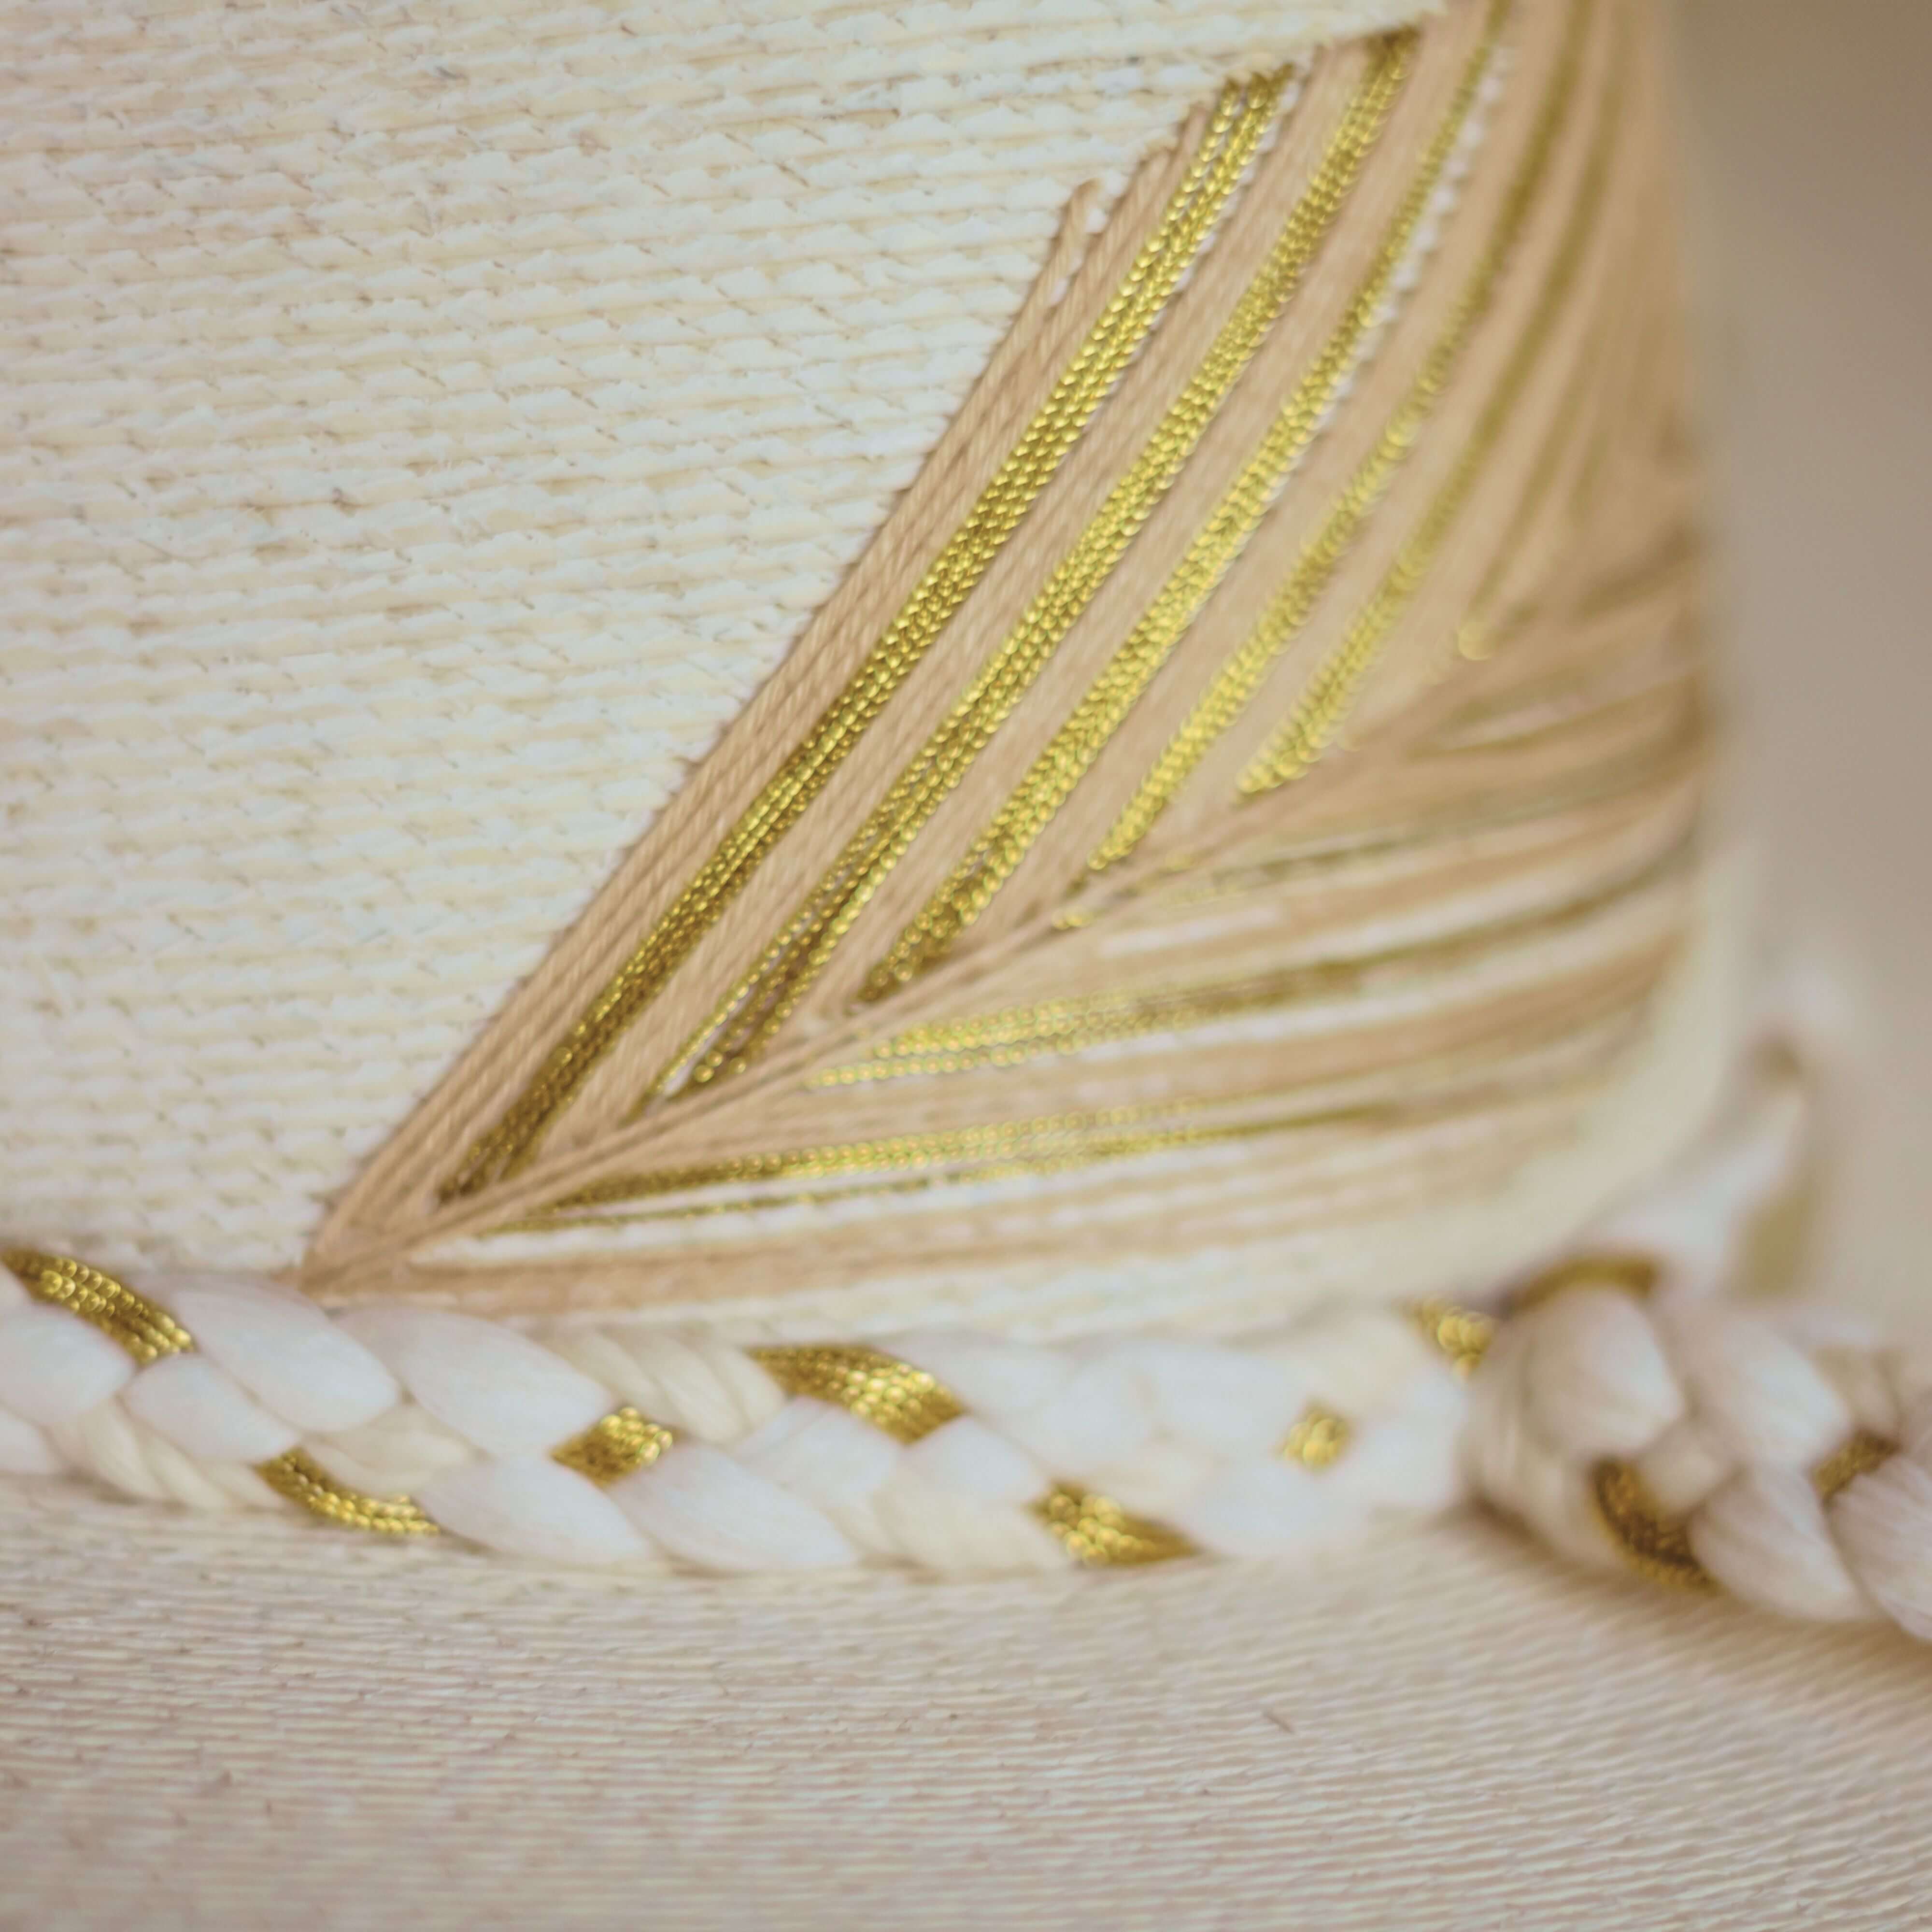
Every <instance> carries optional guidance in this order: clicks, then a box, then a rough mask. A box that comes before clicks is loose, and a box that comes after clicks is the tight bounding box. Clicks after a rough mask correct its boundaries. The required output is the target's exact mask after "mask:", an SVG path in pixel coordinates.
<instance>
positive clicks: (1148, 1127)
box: [490, 992, 1643, 1234]
mask: <svg viewBox="0 0 1932 1932" xmlns="http://www.w3.org/2000/svg"><path fill="white" fill-rule="evenodd" d="M1637 997H1638V998H1643V993H1642V992H1640V993H1639V995H1637ZM1570 1025H1571V1022H1568V1020H1566V1022H1565V1028H1566V1031H1567V1030H1568V1028H1569V1027H1570ZM1523 1039H1524V1040H1526V1041H1531V1042H1533V1041H1534V1039H1535V1034H1534V1033H1533V1032H1526V1033H1525V1034H1524V1035H1523ZM1295 1091H1298V1090H1297V1089H1296V1088H1295V1087H1293V1086H1290V1087H1288V1088H1281V1087H1279V1086H1271V1087H1268V1088H1262V1089H1259V1090H1256V1091H1248V1092H1243V1093H1235V1094H1217V1095H1214V1096H1213V1097H1199V1098H1193V1099H1188V1100H1168V1101H1139V1102H1135V1103H1128V1104H1125V1105H1122V1106H1113V1107H1100V1108H1092V1109H1087V1110H1085V1111H1082V1112H1069V1113H1061V1114H1047V1115H1037V1116H1034V1117H1033V1118H1030V1119H1027V1120H1021V1121H984V1122H980V1123H979V1124H975V1125H973V1126H970V1127H942V1128H935V1129H932V1130H928V1131H926V1132H924V1133H907V1134H893V1135H888V1136H883V1137H882V1138H880V1139H871V1140H862V1141H846V1142H828V1143H826V1144H824V1145H818V1146H813V1147H805V1148H793V1149H790V1150H788V1151H784V1152H782V1153H777V1154H734V1155H730V1156H728V1157H724V1158H721V1159H719V1160H711V1161H705V1162H701V1163H693V1164H691V1165H690V1166H683V1167H673V1168H658V1169H654V1170H652V1171H651V1172H648V1173H643V1174H625V1175H610V1176H609V1177H607V1178H606V1179H604V1180H602V1181H595V1182H592V1184H590V1185H589V1186H588V1187H583V1188H580V1189H579V1190H577V1192H576V1193H574V1194H571V1195H568V1196H565V1198H564V1199H562V1200H561V1201H559V1202H556V1204H555V1205H554V1206H553V1207H551V1208H547V1209H545V1210H544V1211H543V1213H541V1214H538V1215H535V1216H532V1217H528V1218H526V1219H524V1220H517V1221H514V1222H512V1223H507V1224H505V1225H504V1226H500V1227H498V1228H495V1229H491V1230H490V1232H491V1233H493V1234H512V1233H517V1234H523V1233H541V1232H547V1231H548V1230H550V1229H554V1228H556V1227H558V1226H568V1225H571V1217H581V1216H583V1215H585V1214H587V1213H589V1211H594V1210H597V1209H601V1208H606V1207H611V1206H615V1205H619V1204H621V1203H622V1202H628V1201H637V1200H652V1199H662V1198H663V1197H664V1196H668V1195H673V1194H682V1193H691V1192H694V1191H696V1190H700V1189H703V1188H706V1187H718V1186H722V1185H726V1184H736V1185H744V1186H757V1185H760V1184H765V1183H767V1182H775V1181H799V1180H802V1181H820V1180H835V1179H838V1178H841V1177H843V1176H845V1175H856V1174H867V1175H902V1176H903V1175H921V1174H932V1175H938V1176H941V1178H951V1177H950V1175H945V1174H944V1172H943V1171H944V1170H947V1169H956V1168H958V1167H959V1166H960V1165H961V1164H962V1163H964V1164H966V1165H967V1166H968V1167H969V1168H970V1169H971V1175H970V1178H973V1179H976V1180H977V1179H986V1178H1001V1179H1004V1178H1007V1177H1008V1176H1009V1175H1013V1174H1017V1173H1021V1172H1025V1173H1029V1174H1037V1173H1059V1172H1065V1171H1067V1170H1068V1169H1073V1168H1076V1167H1084V1166H1093V1165H1095V1164H1097V1163H1105V1162H1110V1161H1116V1160H1130V1159H1133V1158H1134V1157H1138V1156H1139V1155H1142V1154H1158V1153H1163V1152H1166V1151H1171V1150H1173V1149H1175V1148H1193V1147H1216V1146H1222V1145H1228V1144H1230V1143H1232V1142H1241V1141H1247V1140H1252V1139H1259V1138H1263V1137H1266V1136H1271V1135H1274V1134H1279V1133H1292V1132H1297V1131H1307V1130H1314V1129H1352V1128H1366V1127H1377V1126H1385V1125H1388V1124H1391V1123H1396V1122H1400V1121H1407V1120H1411V1119H1415V1118H1433V1116H1434V1115H1436V1113H1437V1112H1442V1111H1445V1110H1447V1109H1448V1107H1449V1105H1450V1103H1445V1102H1441V1101H1438V1100H1426V1101H1420V1102H1417V1101H1373V1102H1361V1103H1353V1104H1349V1105H1334V1106H1317V1107H1315V1108H1313V1109H1311V1108H1310V1107H1309V1106H1308V1105H1307V1103H1304V1104H1303V1105H1302V1106H1301V1107H1299V1108H1297V1109H1289V1110H1288V1111H1286V1112H1276V1113H1274V1114H1270V1115H1265V1116H1262V1117H1260V1118H1254V1119H1250V1120H1241V1121H1192V1120H1191V1119H1190V1117H1193V1116H1198V1115H1202V1114H1203V1113H1205V1112H1207V1110H1208V1109H1209V1108H1211V1107H1227V1106H1263V1105H1266V1104H1268V1103H1271V1102H1276V1101H1279V1100H1281V1099H1283V1097H1284V1096H1285V1095H1286V1094H1289V1093H1292V1092H1295ZM1163 1121H1178V1122H1179V1123H1181V1124H1178V1125H1173V1126H1163V1125H1158V1124H1153V1123H1159V1122H1163ZM737 1205H739V1206H742V1207H747V1208H753V1207H759V1206H763V1205H784V1204H768V1203H766V1202H763V1201H760V1199H757V1198H755V1197H751V1198H748V1199H745V1201H743V1202H740V1203H739V1204H737ZM596 1218H597V1220H599V1221H601V1220H603V1219H604V1217H601V1216H598V1217H596ZM639 1218H650V1217H639Z"/></svg>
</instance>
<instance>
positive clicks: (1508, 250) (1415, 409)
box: [1088, 0, 1590, 871]
mask: <svg viewBox="0 0 1932 1932" xmlns="http://www.w3.org/2000/svg"><path fill="white" fill-rule="evenodd" d="M1589 16H1590V5H1589V0H1573V5H1572V9H1571V17H1570V21H1569V24H1568V28H1567V33H1566V39H1565V44H1564V47H1563V49H1562V53H1561V55H1559V61H1558V65H1557V69H1556V74H1555V75H1554V77H1553V79H1552V81H1551V83H1550V92H1549V94H1548V96H1547V98H1546V100H1545V101H1544V105H1543V107H1542V110H1541V113H1539V115H1538V119H1537V122H1536V124H1535V127H1534V128H1533V129H1532V133H1531V136H1530V139H1529V143H1528V145H1526V148H1525V150H1524V153H1523V160H1522V161H1521V163H1520V165H1519V166H1518V169H1517V172H1516V175H1515V176H1514V178H1513V180H1512V181H1511V184H1510V188H1509V191H1508V195H1507V196H1506V197H1505V201H1504V203H1503V205H1502V208H1501V210H1500V211H1499V214H1498V216H1497V218H1496V226H1495V228H1494V229H1493V232H1492V233H1491V235H1490V238H1489V240H1488V242H1487V245H1486V246H1485V248H1484V253H1483V255H1482V257H1481V259H1480V260H1478V263H1477V266H1476V268H1475V272H1474V273H1473V274H1472V275H1471V277H1470V278H1469V281H1468V282H1467V284H1466V285H1465V287H1464V288H1463V291H1462V293H1461V294H1460V296H1459V297H1458V299H1457V302H1456V304H1455V305H1454V308H1452V309H1451V313H1450V320H1449V323H1448V326H1447V327H1446V328H1445V329H1443V330H1442V332H1441V333H1440V334H1439V335H1438V336H1437V338H1436V341H1434V343H1433V344H1432V345H1431V347H1430V351H1429V353H1428V355H1427V356H1426V357H1425V358H1424V362H1423V365H1422V367H1421V371H1419V372H1418V375H1417V377H1416V379H1415V382H1414V383H1412V385H1411V386H1410V388H1409V393H1408V395H1406V397H1405V398H1404V399H1403V401H1402V403H1401V404H1400V405H1399V406H1398V407H1397V410H1396V411H1395V413H1394V416H1391V419H1389V422H1388V425H1386V426H1385V428H1384V429H1383V431H1382V435H1381V437H1379V439H1378V440H1377V442H1376V446H1375V447H1374V449H1372V450H1371V451H1370V453H1369V455H1368V456H1367V458H1364V460H1363V462H1362V463H1361V466H1359V467H1358V469H1357V470H1356V472H1355V475H1354V476H1353V477H1352V478H1350V480H1349V483H1348V484H1347V485H1346V487H1345V488H1344V489H1343V491H1342V492H1341V493H1340V495H1339V496H1337V499H1336V500H1335V502H1334V504H1333V505H1331V508H1330V510H1329V513H1328V517H1327V518H1326V519H1325V520H1324V522H1323V523H1322V527H1321V528H1320V529H1319V530H1318V531H1317V532H1316V534H1315V535H1314V536H1313V537H1312V538H1310V539H1309V541H1307V543H1306V544H1304V546H1303V548H1302V550H1301V554H1300V556H1298V558H1297V559H1296V562H1295V567H1294V568H1293V569H1292V571H1290V573H1289V576H1288V577H1287V579H1286V581H1285V582H1284V583H1283V585H1282V586H1281V588H1280V589H1279V590H1277V592H1275V594H1274V596H1273V597H1272V598H1270V600H1269V601H1268V604H1267V606H1266V607H1265V609H1264V610H1263V611H1262V614H1261V616H1260V617H1259V619H1257V620H1256V623H1255V625H1254V628H1253V629H1252V630H1251V631H1250V632H1249V634H1248V635H1247V637H1246V638H1244V640H1242V642H1241V644H1240V645H1239V646H1238V647H1237V648H1236V649H1235V651H1234V652H1232V654H1231V655H1229V658H1228V659H1227V660H1226V662H1225V663H1224V664H1223V665H1222V667H1221V668H1220V670H1219V671H1218V672H1217V673H1216V674H1215V676H1214V679H1213V680H1212V682H1211V683H1210V684H1209V685H1208V689H1207V691H1205V693H1204V694H1203V695H1202V697H1201V698H1200V699H1199V701H1198V702H1197V703H1196V705H1195V707H1194V709H1193V711H1192V712H1190V714H1189V715H1188V717H1187V720H1186V721H1184V723H1183V724H1182V725H1181V729H1180V730H1178V731H1177V732H1176V733H1175V735H1174V736H1173V737H1172V738H1171V739H1169V741H1168V743H1167V745H1166V748H1165V749H1164V750H1163V751H1162V753H1161V754H1160V757H1159V758H1158V759H1157V760H1156V762H1155V763H1154V768H1153V769H1152V770H1151V771H1150V772H1148V775H1147V777H1146V778H1144V779H1143V780H1142V782H1141V785H1140V787H1139V790H1137V791H1136V793H1135V794H1134V796H1133V798H1132V799H1130V800H1129V802H1128V803H1127V807H1126V808H1125V809H1124V811H1122V813H1121V816H1120V817H1119V818H1118V819H1117V820H1115V824H1114V826H1113V829H1112V830H1111V831H1110V832H1109V833H1108V835H1107V836H1106V838H1105V839H1103V841H1102V842H1101V843H1100V845H1099V846H1098V847H1097V848H1096V850H1094V854H1093V856H1091V858H1090V859H1089V860H1088V866H1089V868H1090V869H1091V870H1093V871H1101V870H1103V869H1104V868H1106V867H1107V866H1109V865H1114V864H1116V863H1118V862H1119V861H1120V860H1121V859H1124V858H1125V857H1126V856H1127V854H1128V853H1130V852H1131V851H1133V850H1134V848H1135V847H1136V846H1137V845H1139V843H1140V842H1141V841H1142V839H1143V838H1145V837H1146V836H1147V835H1148V832H1150V831H1151V830H1152V829H1153V827H1154V823H1155V821H1156V820H1158V819H1159V818H1160V816H1161V814H1163V812H1164V811H1166V809H1167V808H1168V806H1169V805H1171V804H1172V802H1173V801H1174V800H1175V798H1176V797H1178V796H1179V795H1180V793H1181V788H1182V787H1183V786H1184V785H1185V784H1186V783H1187V781H1188V779H1189V778H1190V777H1191V776H1192V775H1193V772H1194V771H1195V769H1196V766H1199V763H1201V761H1202V759H1203V758H1204V757H1206V756H1207V754H1208V752H1209V751H1211V749H1212V748H1213V747H1214V745H1216V744H1217V743H1218V742H1220V739H1221V737H1222V736H1223V734H1224V733H1226V731H1227V730H1229V728H1230V727H1232V725H1233V724H1235V721H1236V720H1237V719H1238V718H1240V717H1241V715H1242V713H1243V712H1245V711H1246V709H1247V707H1248V705H1249V704H1250V702H1251V701H1252V700H1253V698H1254V697H1255V695H1256V692H1257V691H1259V689H1260V688H1261V685H1262V681H1263V679H1265V677H1266V676H1267V674H1268V672H1269V670H1271V668H1272V667H1274V664H1276V662H1277V661H1278V660H1279V659H1280V657H1281V656H1282V655H1283V653H1284V652H1286V650H1287V649H1288V647H1289V645H1290V644H1291V643H1293V641H1294V640H1295V638H1296V637H1298V636H1299V635H1300V634H1301V631H1302V630H1303V628H1304V627H1305V626H1306V625H1307V622H1308V621H1309V619H1310V618H1311V617H1312V616H1313V615H1314V613H1315V610H1316V606H1317V605H1318V604H1319V602H1320V601H1321V598H1322V593H1323V592H1325V590H1326V589H1328V585H1329V583H1331V580H1333V578H1334V574H1335V572H1336V571H1337V568H1338V567H1339V565H1340V562H1341V561H1342V559H1343V556H1345V555H1346V553H1348V552H1349V550H1350V549H1351V548H1352V546H1353V544H1354V543H1355V539H1356V538H1357V537H1358V536H1359V535H1361V531H1362V529H1363V527H1364V525H1365V524H1366V523H1367V521H1368V520H1369V518H1370V516H1371V515H1372V514H1373V512H1374V511H1375V510H1376V508H1377V506H1378V505H1379V504H1380V503H1381V502H1382V499H1383V498H1384V497H1385V496H1386V495H1387V494H1388V490H1389V487H1390V485H1391V483H1392V482H1393V481H1394V478H1395V476H1396V474H1397V472H1398V471H1399V470H1400V469H1401V467H1402V466H1403V463H1404V462H1405V460H1406V459H1407V458H1408V457H1409V455H1410V454H1411V452H1412V451H1413V449H1414V448H1415V444H1416V442H1417V440H1418V437H1420V436H1421V432H1422V430H1423V428H1424V425H1425V423H1426V422H1427V420H1428V419H1429V417H1430V415H1431V414H1432V413H1433V412H1434V410H1435V408H1436V404H1438V403H1439V401H1441V400H1442V395H1443V394H1444V392H1445V390H1446V389H1447V388H1448V384H1449V381H1450V378H1451V376H1452V374H1454V370H1455V368H1456V365H1457V363H1458V362H1460V360H1461V359H1462V357H1463V353H1464V351H1465V350H1466V349H1467V347H1468V346H1469V341H1470V339H1471V338H1472V337H1473V336H1474V335H1475V332H1476V329H1477V328H1478V326H1479V325H1480V324H1481V322H1482V321H1483V320H1484V317H1486V316H1487V314H1488V313H1489V311H1490V306H1491V305H1492V304H1493V302H1494V299H1495V297H1496V291H1497V288H1498V287H1499V284H1500V283H1501V281H1502V273H1503V270H1504V269H1505V266H1506V265H1507V263H1508V260H1509V259H1510V257H1511V255H1512V254H1514V251H1515V248H1516V246H1517V242H1518V241H1519V240H1520V238H1521V236H1522V233H1523V229H1524V227H1525V226H1526V225H1527V223H1528V221H1529V216H1530V214H1531V211H1532V209H1533V208H1534V207H1535V204H1536V202H1537V200H1538V196H1540V194H1541V190H1542V187H1543V184H1544V180H1545V178H1546V177H1547V175H1548V172H1549V168H1550V157H1551V154H1552V153H1553V150H1554V148H1555V145H1556V140H1557V137H1558V136H1559V134H1560V133H1561V132H1562V128H1563V127H1564V124H1565V122H1566V121H1567V120H1568V115H1569V113H1570V110H1571V103H1572V101H1574V97H1575V94H1576V89H1577V76H1578V72H1579V68H1580V62H1581V58H1582V52H1583V37H1584V32H1585V29H1586V27H1587V26H1588V23H1589Z"/></svg>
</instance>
